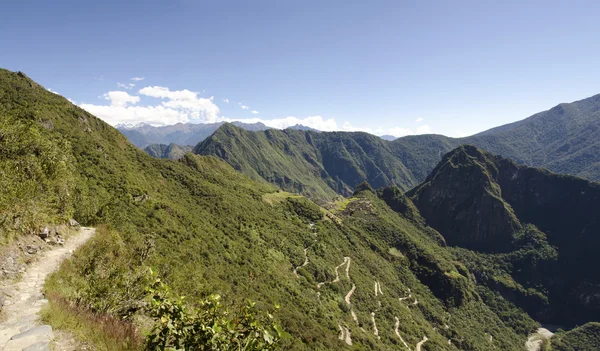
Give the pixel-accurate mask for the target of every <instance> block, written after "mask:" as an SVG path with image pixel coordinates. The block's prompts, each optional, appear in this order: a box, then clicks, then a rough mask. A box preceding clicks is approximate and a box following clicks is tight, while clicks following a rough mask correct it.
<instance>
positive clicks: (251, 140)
mask: <svg viewBox="0 0 600 351" xmlns="http://www.w3.org/2000/svg"><path fill="white" fill-rule="evenodd" d="M194 153H196V154H199V155H213V156H217V157H219V158H221V159H223V160H225V161H226V162H227V163H229V164H230V165H231V166H232V167H233V168H235V169H236V170H238V171H241V172H242V173H244V174H247V175H248V176H250V177H251V178H253V179H255V180H266V181H268V182H271V183H274V184H277V185H278V186H280V187H281V188H282V189H284V190H286V191H290V192H298V193H302V194H310V195H312V196H313V197H314V198H316V199H321V200H323V199H332V198H335V197H336V196H337V194H341V195H344V196H348V195H350V194H352V192H353V189H354V187H355V186H357V185H358V184H360V183H362V182H363V181H368V182H369V183H370V184H372V185H373V186H375V187H381V186H386V185H389V184H396V185H398V186H400V187H402V188H404V189H408V185H412V184H413V183H415V182H414V177H413V176H412V175H411V174H410V172H409V171H408V170H407V169H406V167H404V165H403V164H402V163H401V162H400V161H399V160H398V159H397V158H396V157H394V155H393V154H392V151H391V150H390V149H389V148H388V146H387V144H386V142H385V141H384V140H382V139H380V138H378V137H376V136H374V135H370V134H367V133H342V132H328V133H325V132H320V133H317V132H312V131H300V130H292V129H286V130H282V131H280V130H274V129H270V130H267V131H263V132H248V131H245V130H243V129H241V128H237V127H235V126H233V125H231V124H225V125H223V126H222V127H221V128H219V129H218V130H217V131H216V132H215V133H214V134H213V135H211V136H210V137H209V138H207V139H206V140H204V141H203V142H202V143H200V144H198V145H197V146H196V147H195V148H194ZM415 185H416V183H415Z"/></svg>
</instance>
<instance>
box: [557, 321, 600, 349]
mask: <svg viewBox="0 0 600 351" xmlns="http://www.w3.org/2000/svg"><path fill="white" fill-rule="evenodd" d="M550 344H551V346H550V348H549V350H552V351H597V350H600V323H596V322H592V323H587V324H584V325H582V326H581V327H578V328H575V329H573V330H570V331H568V332H558V333H556V334H555V335H554V336H553V337H552V339H550Z"/></svg>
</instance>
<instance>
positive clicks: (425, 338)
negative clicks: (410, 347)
mask: <svg viewBox="0 0 600 351" xmlns="http://www.w3.org/2000/svg"><path fill="white" fill-rule="evenodd" d="M427 340H429V339H427V337H426V336H424V337H423V340H421V341H419V342H418V343H417V347H416V348H415V351H421V346H423V344H424V343H426V342H427Z"/></svg>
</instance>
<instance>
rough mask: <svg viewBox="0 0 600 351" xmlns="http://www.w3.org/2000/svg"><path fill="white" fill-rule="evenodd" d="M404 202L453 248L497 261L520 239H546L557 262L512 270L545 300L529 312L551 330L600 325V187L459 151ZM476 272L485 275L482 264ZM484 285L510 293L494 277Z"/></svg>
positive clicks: (471, 150) (468, 148)
mask: <svg viewBox="0 0 600 351" xmlns="http://www.w3.org/2000/svg"><path fill="white" fill-rule="evenodd" d="M407 195H408V196H409V197H410V198H411V199H412V200H413V202H414V204H415V205H416V206H417V208H418V209H419V212H420V214H421V215H422V216H423V217H424V218H425V220H426V223H427V224H428V225H431V226H432V227H433V228H435V229H436V230H438V231H439V232H440V233H441V234H442V235H443V236H444V238H445V239H446V242H447V243H448V244H449V245H452V246H459V247H464V248H470V249H472V250H475V251H477V252H485V253H495V254H496V256H501V254H506V253H508V252H510V251H511V250H514V248H515V245H523V240H527V241H531V240H538V241H539V240H544V238H546V237H547V241H548V243H549V244H550V245H551V246H552V247H554V248H556V250H557V251H558V259H557V260H553V261H548V262H541V263H540V262H526V263H527V264H525V265H518V266H515V267H514V268H513V278H515V280H516V281H517V282H519V283H521V284H523V286H525V287H526V288H527V289H534V290H539V291H541V292H544V293H543V294H544V295H545V296H546V297H547V299H548V302H547V304H544V306H538V305H535V308H534V309H533V310H530V313H531V314H532V315H533V316H534V317H535V318H537V319H540V320H543V321H545V322H548V323H552V324H556V325H575V324H582V323H585V322H588V321H597V320H600V260H599V259H598V255H597V254H596V252H595V249H593V248H596V247H598V246H599V245H600V220H599V219H598V216H597V213H600V183H594V182H589V181H586V180H583V179H579V178H576V177H572V176H564V175H558V174H553V173H550V172H548V171H546V170H543V169H537V168H531V167H527V166H523V165H518V164H516V163H515V162H513V161H510V160H507V159H504V158H501V157H499V156H493V155H491V154H489V153H487V152H484V151H481V150H479V149H477V148H475V147H473V146H461V147H459V148H457V149H456V150H453V151H452V152H450V153H448V154H446V155H445V156H444V158H443V159H442V161H441V162H440V163H439V165H438V166H437V167H436V168H435V169H434V171H433V172H432V173H431V174H430V175H429V176H428V177H427V179H426V180H425V182H424V183H423V184H421V185H420V186H418V187H416V188H415V189H413V190H411V191H410V192H409V193H408V194H407ZM528 226H529V227H528ZM531 226H534V227H531ZM527 231H530V233H529V234H528V233H527ZM527 235H530V236H531V238H526V236H527ZM536 266H537V268H536V269H533V270H532V268H533V267H536ZM473 268H474V269H475V271H477V270H479V271H481V272H480V274H481V275H482V276H483V275H486V274H488V273H490V272H485V270H486V267H485V265H482V266H481V267H480V268H475V267H473ZM528 270H529V272H528ZM492 274H493V272H492V273H490V274H489V275H492ZM486 279H491V280H497V281H495V282H494V283H495V284H506V285H507V286H506V288H507V290H511V289H508V288H509V286H510V284H507V283H506V282H502V279H499V277H498V276H492V277H489V278H486ZM513 290H514V289H513ZM546 292H547V293H546ZM530 306H531V305H530ZM524 307H525V306H524ZM526 309H527V308H526Z"/></svg>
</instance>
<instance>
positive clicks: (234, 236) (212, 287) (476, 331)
mask: <svg viewBox="0 0 600 351" xmlns="http://www.w3.org/2000/svg"><path fill="white" fill-rule="evenodd" d="M0 89H2V90H1V91H2V94H0V106H2V108H3V109H4V110H3V111H5V114H6V115H8V116H13V117H14V118H15V120H17V121H18V122H19V123H23V124H27V123H30V124H32V125H36V124H37V126H38V127H39V126H40V125H42V123H46V121H51V123H52V129H44V134H42V140H45V141H46V142H48V141H49V140H52V142H55V143H58V144H57V145H67V146H66V147H64V149H63V151H64V153H65V154H66V155H67V156H69V157H71V158H72V162H71V163H70V166H71V167H72V174H73V177H74V185H73V186H72V189H73V192H72V193H71V194H72V196H73V200H72V207H73V213H74V217H75V219H77V220H78V221H80V222H81V223H82V224H83V225H100V224H106V227H100V228H99V229H98V231H97V234H96V237H95V238H94V239H92V240H91V241H90V242H89V243H88V244H87V245H86V246H85V247H83V248H82V249H81V250H79V251H78V252H77V253H76V254H75V255H74V256H73V257H72V258H71V259H70V260H68V261H66V263H65V264H64V265H62V266H61V267H60V269H59V270H58V271H57V272H56V273H55V274H54V275H52V277H51V278H49V281H48V283H47V285H46V292H47V293H48V294H58V295H60V296H61V297H62V298H64V299H65V300H66V301H68V302H69V303H72V304H73V305H77V306H83V307H85V308H87V309H89V310H90V311H92V312H94V313H103V314H110V315H112V316H114V317H115V318H119V319H124V320H126V321H133V320H137V319H136V317H137V316H139V315H140V314H143V313H144V309H143V307H144V304H143V301H144V298H143V295H144V287H146V286H147V285H148V283H149V282H148V277H147V275H146V274H144V272H147V268H148V267H153V268H154V269H155V270H156V271H158V272H161V277H160V278H161V280H162V281H164V282H166V283H167V284H168V285H169V286H170V287H171V288H172V291H173V293H174V296H186V301H187V302H188V304H187V305H186V308H190V309H199V308H201V307H202V303H201V302H202V301H206V299H207V298H208V297H209V296H210V295H211V294H219V295H220V296H222V301H226V302H227V305H226V308H227V309H229V310H230V311H238V310H243V307H244V306H246V301H247V299H250V300H252V301H256V308H257V309H258V310H262V311H270V310H273V309H274V308H275V306H278V305H280V306H281V309H280V310H279V311H278V313H277V314H276V315H275V316H274V317H275V319H276V322H277V323H278V324H280V325H281V326H282V327H283V328H284V330H286V331H287V332H289V333H290V334H291V336H292V337H291V339H288V340H282V343H281V348H282V349H286V350H337V349H340V348H342V347H346V346H345V344H344V343H343V342H342V341H340V340H339V339H338V335H339V326H340V325H343V326H345V327H347V328H350V329H351V330H352V341H353V344H354V345H353V347H354V348H356V349H372V350H387V349H392V348H397V347H398V345H399V343H398V342H399V339H398V338H397V336H396V335H395V334H394V325H395V318H398V320H399V322H400V324H399V332H400V333H401V335H402V337H403V339H404V340H405V341H406V342H407V343H409V344H410V345H411V347H414V345H416V343H417V342H418V341H420V340H421V339H422V338H423V336H424V335H427V337H428V338H429V340H428V341H427V343H426V344H425V345H424V347H423V348H424V349H425V350H449V351H450V350H458V349H460V350H473V351H474V350H484V349H488V348H489V347H490V341H489V339H488V338H487V337H486V333H488V334H492V335H493V342H492V343H491V345H492V346H494V347H496V348H497V349H500V350H515V351H516V350H521V349H522V346H523V343H524V341H525V336H524V335H523V334H519V333H517V332H516V331H515V329H513V328H512V326H511V325H509V324H507V323H506V322H505V321H503V319H501V318H500V317H499V315H500V314H499V312H497V311H494V310H492V309H491V308H490V307H489V306H487V305H486V304H485V303H484V302H483V299H482V297H481V295H480V292H479V291H480V290H481V289H487V290H483V291H489V288H487V287H485V286H481V285H478V284H477V281H476V280H475V279H473V277H472V273H471V272H470V271H469V269H468V268H467V267H466V265H465V264H464V263H461V262H459V260H458V259H457V257H458V255H456V254H455V252H453V251H452V250H450V249H448V248H446V247H444V246H442V245H440V244H439V242H438V241H437V240H435V239H434V237H433V236H432V235H431V233H432V232H430V231H428V230H427V228H426V227H424V226H423V225H421V224H420V223H418V222H416V221H414V220H412V219H407V218H405V217H404V216H402V215H401V214H399V213H398V212H395V211H394V210H392V209H390V208H389V206H388V205H387V204H386V203H385V202H384V201H383V200H381V199H379V198H378V197H377V196H376V194H374V193H372V192H370V191H362V192H360V193H359V194H357V196H356V197H354V198H351V199H344V200H343V201H340V203H341V204H340V205H339V206H337V205H335V204H334V206H333V207H332V208H334V209H332V210H331V211H327V210H325V209H322V208H318V207H317V205H316V204H314V203H311V202H310V201H309V200H307V199H302V200H300V199H299V198H298V197H297V196H285V197H283V198H282V199H279V200H280V201H271V202H267V201H266V198H267V197H268V196H271V197H272V198H277V196H279V197H282V196H281V194H278V193H275V192H276V190H275V189H274V187H273V186H272V185H270V184H268V183H267V182H265V181H260V182H257V181H254V180H251V179H250V178H249V177H247V176H245V175H243V174H241V173H239V172H236V171H235V170H234V169H233V168H232V167H231V166H230V165H228V164H227V163H225V162H223V161H221V160H219V159H218V158H216V157H210V156H202V157H201V156H197V155H193V154H189V153H188V154H186V155H185V156H184V157H183V158H181V159H180V160H179V161H177V162H173V161H169V160H159V159H154V158H152V157H150V156H148V155H147V154H145V153H143V152H142V151H141V150H138V149H137V148H136V147H134V146H133V145H131V144H129V143H128V142H127V140H126V139H125V137H124V136H123V135H122V134H120V133H119V132H118V131H116V130H115V129H113V128H111V127H110V126H108V125H107V124H105V123H104V122H102V121H100V120H99V119H97V118H95V117H93V116H91V115H90V114H88V113H86V112H85V111H83V110H81V109H79V108H78V107H76V106H74V105H72V104H70V103H69V102H68V101H66V100H65V99H63V98H61V97H60V96H57V95H55V94H52V93H50V92H48V91H46V90H45V89H43V88H42V87H39V86H37V85H36V84H35V83H33V82H32V81H31V80H29V79H27V78H25V77H22V76H19V75H17V74H15V73H11V72H8V71H0ZM224 130H225V131H227V132H228V133H229V132H231V133H238V132H239V130H238V129H236V128H231V127H227V128H224ZM241 133H247V132H244V131H241ZM286 133H287V134H286ZM255 134H256V135H262V136H263V137H260V138H261V140H260V143H259V144H260V145H262V143H263V142H264V143H283V144H285V143H286V138H283V137H282V135H283V134H286V135H289V136H293V137H294V138H304V140H305V141H306V142H307V143H309V141H308V140H306V136H307V135H308V136H309V137H310V138H314V140H312V141H311V142H312V143H317V139H318V138H319V137H318V136H319V135H321V134H322V133H314V132H306V133H304V132H300V131H293V130H290V131H286V132H285V133H284V132H281V131H270V132H265V133H262V134H259V133H255ZM220 135H222V133H221V134H220ZM279 137H282V138H279ZM358 137H359V138H358V140H359V141H360V140H362V139H361V138H364V140H363V141H364V142H362V141H361V142H362V144H360V143H359V142H358V141H356V140H354V141H353V140H347V139H346V137H345V134H344V133H340V135H339V139H338V140H337V141H335V142H333V141H331V140H322V141H321V142H322V143H323V148H322V149H321V150H328V151H327V152H330V154H331V153H333V152H335V149H336V147H334V145H344V149H345V151H343V152H342V154H346V155H351V156H348V157H346V158H345V159H344V160H345V161H344V162H340V164H338V165H336V166H335V167H337V168H336V169H338V170H339V171H340V172H341V171H342V170H343V169H346V168H345V167H346V166H347V165H348V162H350V160H352V159H355V158H354V156H352V155H358V154H361V152H364V154H372V152H371V151H369V152H366V151H365V150H367V149H368V147H367V146H368V145H370V144H371V140H370V138H371V137H370V136H368V135H362V134H358ZM252 138H259V137H252ZM262 138H264V139H262ZM18 142H19V141H17V143H18ZM257 142H258V141H257ZM298 142H300V141H298ZM330 142H331V144H330ZM382 142H383V141H382V140H380V139H379V141H377V142H376V143H382ZM259 144H257V145H259ZM265 145H266V144H265ZM361 145H362V146H361ZM288 146H289V148H287V149H286V147H285V146H283V147H281V148H277V150H279V149H280V150H284V151H283V152H289V153H292V154H293V153H294V152H295V151H294V150H296V149H295V148H294V147H293V145H288ZM236 147H237V146H236ZM245 149H246V150H257V149H256V148H253V147H245ZM337 149H338V150H339V149H340V148H339V147H338V148H337ZM274 150H275V149H274ZM285 150H287V151H285ZM316 150H317V149H312V151H314V152H315V153H314V154H312V155H310V154H307V155H300V156H299V157H302V158H303V159H305V160H318V159H322V158H320V157H324V155H323V154H322V153H321V156H318V155H317V153H316ZM361 150H362V151H361ZM320 152H321V151H320ZM375 154H376V155H377V153H375ZM223 155H227V153H226V152H225V153H224V154H223ZM278 155H280V154H278ZM379 155H380V156H381V157H384V156H385V154H379ZM309 156H310V157H309ZM341 156H343V155H341ZM232 157H233V156H232ZM248 157H249V158H248V159H249V160H262V159H261V158H260V157H258V158H255V159H253V158H252V157H251V156H248ZM311 157H313V158H311ZM369 158H371V157H365V158H362V161H364V164H365V165H372V164H373V163H369V160H368V159H369ZM240 160H241V161H244V159H240ZM273 160H279V159H278V158H277V157H276V156H274V157H273V158H272V159H271V160H269V162H271V161H273ZM281 160H283V159H281ZM244 162H245V161H244ZM265 162H266V161H265ZM307 162H308V161H307ZM353 162H355V161H353ZM232 163H233V164H235V162H232ZM326 163H327V164H328V162H326ZM272 164H273V165H277V162H274V161H273V163H272ZM240 165H244V164H243V163H241V164H240ZM246 165H247V164H246ZM317 165H318V162H317ZM287 166H289V165H286V167H285V169H287ZM240 167H241V166H240ZM369 167H371V166H365V167H362V166H361V167H358V168H355V169H354V170H355V171H356V172H355V175H356V174H360V172H364V171H363V170H369V169H370V171H369V172H371V171H373V172H372V173H369V172H364V173H365V174H367V175H368V174H375V173H377V172H375V171H376V169H374V168H369ZM265 169H266V168H265ZM281 169H284V168H281ZM315 169H319V168H318V167H316V168H315ZM298 172H305V170H303V169H300V168H299V169H298ZM319 172H320V171H319ZM325 172H329V171H328V170H325ZM390 172H391V171H390ZM393 172H400V173H401V172H402V168H399V169H396V170H395V171H393ZM304 174H305V173H298V174H297V175H298V176H299V175H304ZM380 174H387V173H386V172H380ZM389 174H392V173H389ZM294 177H295V176H294ZM369 177H370V176H369ZM369 177H366V176H365V177H364V178H369ZM382 177H383V176H382ZM359 178H360V177H359ZM281 179H283V180H284V181H285V182H287V183H286V184H293V178H292V177H291V176H289V177H288V179H287V180H286V179H285V176H282V178H281ZM296 179H299V178H296ZM302 179H304V178H302ZM306 179H312V178H311V176H310V175H307V176H306ZM318 179H320V180H319V181H321V180H322V179H328V180H330V181H331V182H332V183H331V184H333V185H334V186H335V185H336V184H337V185H340V186H341V187H343V188H348V189H351V188H350V187H349V185H348V184H349V183H346V180H341V179H342V178H341V175H340V177H338V178H336V179H337V180H336V179H334V177H328V178H321V177H319V178H318ZM344 179H346V178H344ZM347 179H355V178H354V177H353V176H351V177H350V178H347ZM388 179H389V178H388ZM364 180H366V179H361V180H360V181H359V182H357V183H356V184H359V183H360V182H362V181H364ZM383 183H385V182H383ZM314 184H316V183H314ZM342 184H345V185H342ZM356 184H353V185H352V187H353V186H354V185H356ZM371 184H373V185H376V184H375V183H371ZM376 186H380V184H377V185H376ZM321 189H322V192H323V194H324V195H329V194H333V195H335V193H334V192H333V190H330V191H327V190H323V189H325V188H321ZM329 189H333V188H329ZM348 191H351V190H348ZM273 194H275V195H277V196H272V195H273ZM288 197H289V198H290V199H291V200H287V198H288ZM317 209H318V211H317ZM317 213H319V214H317ZM320 213H323V214H325V215H324V216H321V215H320ZM307 222H309V223H307ZM310 222H312V223H310ZM535 240H536V236H532V237H531V238H529V239H527V240H525V241H526V242H531V241H533V242H535ZM305 253H306V256H305ZM344 257H349V258H350V259H351V265H350V266H349V267H348V276H349V278H348V277H347V276H346V271H345V267H344V266H340V267H338V270H337V271H338V275H339V278H340V279H339V281H336V282H335V283H334V280H335V277H336V273H335V272H336V269H335V267H336V266H339V265H340V263H342V262H344V260H345V259H344ZM306 258H308V261H309V263H308V264H306V265H304V262H306V261H305V260H306ZM346 262H349V261H346ZM294 272H295V273H296V274H294ZM375 282H378V283H379V284H380V286H381V289H382V290H383V295H378V296H377V297H375V296H374V294H373V285H374V283H375ZM318 283H326V284H323V285H320V287H319V288H318V287H317V284H318ZM353 286H356V289H355V291H354V295H352V298H351V304H349V305H348V304H346V302H345V300H344V297H345V296H346V295H347V294H348V292H349V291H350V290H351V289H352V287H353ZM409 289H410V292H411V293H410V294H412V296H413V298H412V300H410V301H411V303H413V302H415V301H416V302H418V303H417V304H409V303H408V302H403V301H399V297H404V296H407V295H408V294H409ZM417 300H418V301H417ZM171 301H172V300H171ZM224 304H225V303H224ZM498 306H500V307H498V308H497V310H499V311H501V312H503V313H506V314H511V315H514V314H515V313H518V312H515V311H518V310H516V309H515V307H514V305H512V304H511V303H508V302H507V303H506V304H499V305H498ZM350 310H351V311H354V312H355V313H356V315H357V318H358V320H359V324H360V326H361V327H363V328H364V329H365V332H362V331H361V329H360V327H359V326H357V325H356V323H355V322H354V320H353V319H352V316H351V314H350V313H349V311H350ZM371 313H376V317H375V318H376V320H377V326H378V328H379V330H380V336H381V339H378V338H377V337H376V336H375V335H373V333H372V330H373V329H372V324H371ZM448 314H451V316H452V317H451V321H450V322H449V323H448V325H449V326H448V328H445V326H444V323H445V322H446V321H447V320H448ZM141 317H142V318H141V319H142V320H143V317H144V316H141ZM520 332H521V333H522V331H520ZM448 339H452V340H453V341H452V343H451V344H448V342H447V341H448Z"/></svg>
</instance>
